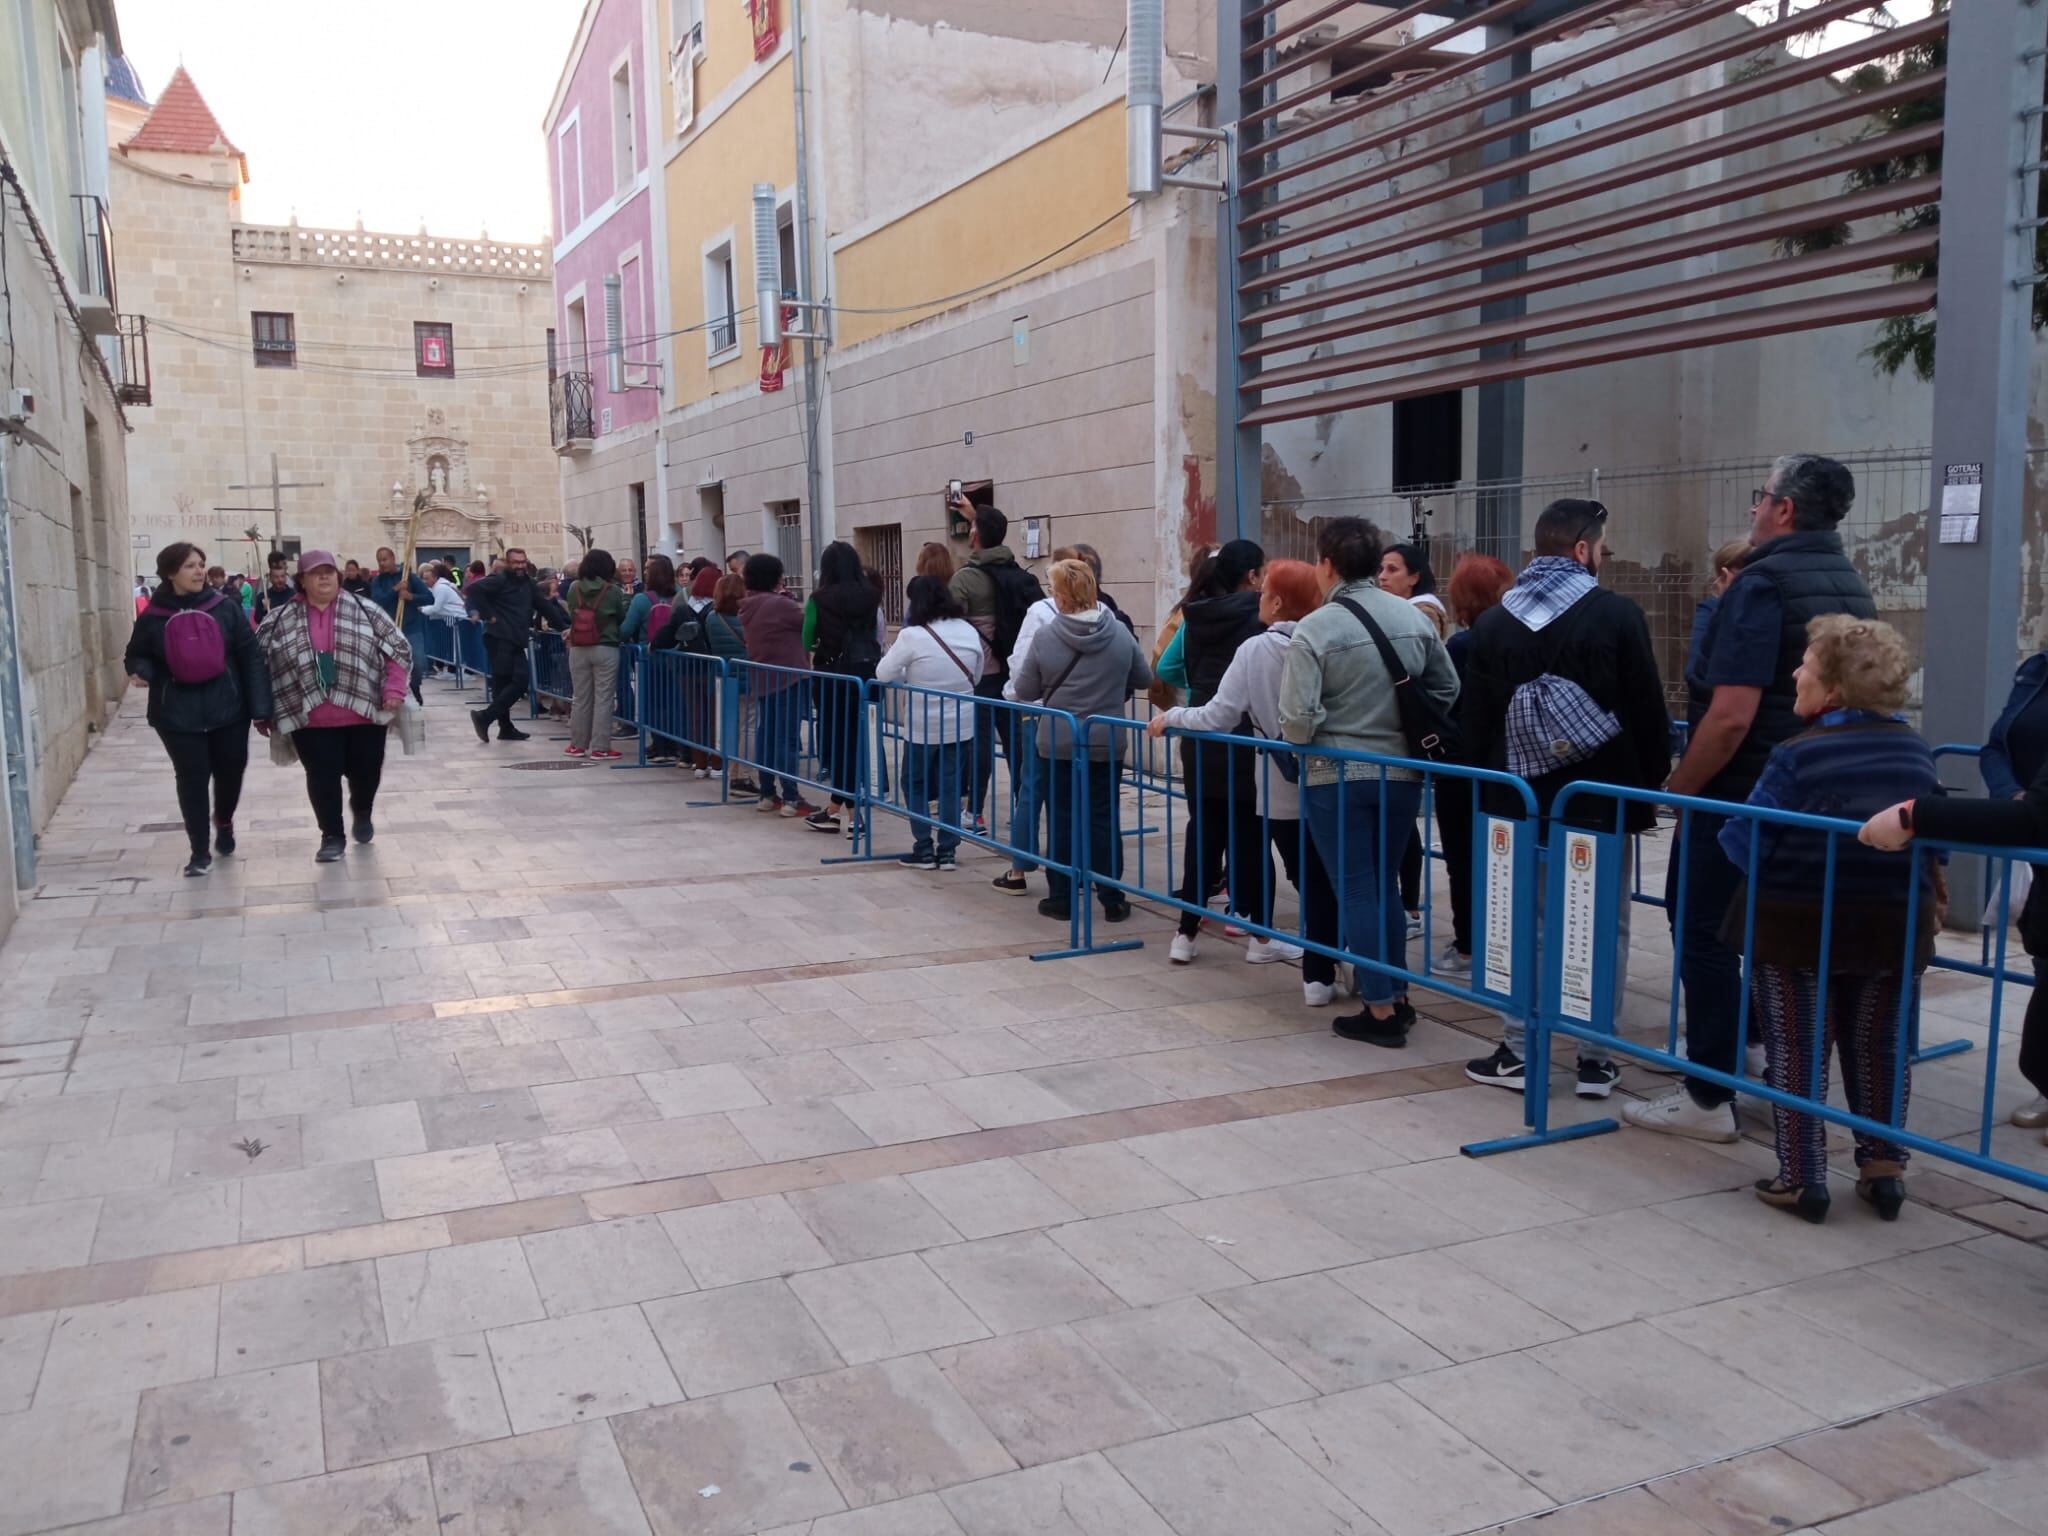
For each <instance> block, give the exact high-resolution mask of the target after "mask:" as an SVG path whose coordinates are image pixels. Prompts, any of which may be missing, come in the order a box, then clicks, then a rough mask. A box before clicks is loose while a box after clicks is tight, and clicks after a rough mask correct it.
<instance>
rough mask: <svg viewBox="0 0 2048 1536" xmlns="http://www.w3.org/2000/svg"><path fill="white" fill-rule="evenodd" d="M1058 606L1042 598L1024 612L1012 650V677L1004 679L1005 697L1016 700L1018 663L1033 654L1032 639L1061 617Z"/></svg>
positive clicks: (1048, 599) (1050, 600) (1049, 599)
mask: <svg viewBox="0 0 2048 1536" xmlns="http://www.w3.org/2000/svg"><path fill="white" fill-rule="evenodd" d="M1059 613H1060V610H1059V608H1058V606H1057V605H1056V604H1055V603H1054V602H1053V600H1052V599H1051V598H1049V597H1041V598H1040V599H1039V600H1038V601H1037V602H1035V603H1033V604H1032V605H1031V606H1030V607H1029V608H1026V609H1025V610H1024V622H1023V623H1021V624H1019V625H1018V626H1017V643H1016V645H1015V646H1013V647H1011V650H1010V657H1009V660H1010V676H1009V677H1006V678H1004V679H1003V697H1004V698H1006V699H1011V700H1014V699H1015V698H1016V697H1017V685H1016V683H1015V682H1013V681H1012V679H1013V678H1015V676H1016V675H1017V663H1018V662H1020V661H1022V660H1023V659H1024V658H1025V657H1026V656H1029V655H1030V654H1031V639H1032V637H1033V636H1034V635H1036V634H1037V633H1038V632H1039V631H1040V630H1041V629H1043V628H1045V626H1046V625H1048V624H1050V623H1051V622H1052V621H1053V620H1054V619H1056V618H1058V617H1059Z"/></svg>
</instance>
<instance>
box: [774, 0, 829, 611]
mask: <svg viewBox="0 0 2048 1536" xmlns="http://www.w3.org/2000/svg"><path fill="white" fill-rule="evenodd" d="M789 62H790V70H791V72H792V74H793V75H794V77H795V84H796V269H797V292H798V293H800V294H802V295H803V297H804V298H806V299H809V300H811V301H812V302H813V303H822V302H823V301H824V296H823V295H821V294H820V293H819V292H818V287H817V281H816V275H817V268H816V263H815V262H814V261H813V260H812V250H811V137H810V125H809V115H810V114H809V111H808V107H807V103H808V101H809V98H810V85H809V82H808V81H807V79H806V78H805V75H804V3H803V0H789ZM828 314H829V312H828V311H826V310H823V309H817V310H812V311H811V312H810V313H809V314H808V316H806V317H805V318H806V319H807V320H808V323H807V324H806V325H805V326H804V329H805V330H807V331H816V330H820V329H825V328H826V327H828V326H829V324H830V321H829V318H828ZM759 323H760V317H759V316H758V315H757V316H756V317H755V324H756V325H758V324H759ZM826 334H828V335H829V334H830V332H829V330H827V331H826ZM823 373H824V369H823V368H822V367H821V366H820V364H819V358H818V344H817V343H816V342H815V341H806V342H805V343H804V402H803V412H804V420H805V429H804V494H805V496H806V497H807V498H808V499H809V501H810V504H811V560H812V562H813V563H815V562H816V561H817V558H818V556H819V555H820V554H821V553H822V552H823V551H824V548H825V467H824V463H823V461H822V459H821V457H820V455H819V452H818V420H819V413H818V389H819V386H820V384H821V382H822V376H823ZM806 585H808V582H807V583H806Z"/></svg>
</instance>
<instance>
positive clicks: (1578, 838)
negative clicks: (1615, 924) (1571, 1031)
mask: <svg viewBox="0 0 2048 1536" xmlns="http://www.w3.org/2000/svg"><path fill="white" fill-rule="evenodd" d="M1563 852H1564V911H1563V912H1561V913H1559V914H1558V917H1559V921H1558V923H1557V926H1556V932H1557V934H1558V942H1559V945H1560V952H1561V958H1562V961H1563V975H1562V980H1561V982H1560V984H1559V987H1558V1012H1559V1013H1560V1014H1561V1015H1562V1016H1563V1017H1565V1018H1567V1019H1576V1020H1578V1021H1579V1022H1580V1023H1581V1024H1590V1023H1592V1022H1593V953H1594V947H1595V944H1594V940H1595V935H1594V922H1595V918H1594V897H1595V895H1596V894H1597V890H1598V883H1599V858H1600V844H1599V842H1598V841H1597V840H1596V839H1595V838H1594V836H1593V834H1592V833H1590V832H1567V833H1565V835H1564V850H1563Z"/></svg>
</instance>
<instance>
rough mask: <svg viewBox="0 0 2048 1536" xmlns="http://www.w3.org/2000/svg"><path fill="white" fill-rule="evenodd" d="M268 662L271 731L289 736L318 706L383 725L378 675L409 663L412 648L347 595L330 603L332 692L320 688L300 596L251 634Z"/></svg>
mask: <svg viewBox="0 0 2048 1536" xmlns="http://www.w3.org/2000/svg"><path fill="white" fill-rule="evenodd" d="M256 639H257V641H258V642H259V643H260V644H261V645H262V647H263V655H264V659H265V660H267V661H268V662H269V663H270V689H271V695H272V699H273V703H272V707H271V723H272V729H273V730H275V731H276V732H277V734H278V735H280V736H289V735H290V734H291V733H292V732H293V731H296V730H298V729H299V728H300V727H301V726H303V725H304V724H305V723H306V717H307V716H308V715H310V714H311V713H312V712H313V710H314V709H315V708H316V707H317V706H319V705H321V704H339V705H340V706H341V707H342V708H343V709H352V710H354V711H355V712H356V713H357V714H359V715H361V716H362V717H363V718H364V719H365V720H374V721H376V722H377V723H378V724H379V725H388V724H389V723H390V721H391V711H390V710H388V709H386V708H385V707H384V673H385V668H386V666H387V664H388V663H390V662H392V661H403V662H405V664H406V665H407V666H408V667H410V666H411V665H412V647H411V646H409V645H408V644H406V641H405V636H403V635H401V634H400V633H399V632H398V626H397V625H396V624H394V623H393V622H392V621H391V616H390V615H389V614H387V613H386V612H385V611H384V610H383V609H382V608H379V607H378V606H377V605H376V604H374V603H366V602H364V601H363V600H362V599H361V598H359V597H357V596H355V595H354V594H353V593H349V592H341V593H338V594H336V596H335V599H334V688H333V690H332V691H331V692H329V691H328V690H326V689H323V688H322V687H321V686H320V662H319V659H318V656H317V655H316V653H315V652H314V650H313V633H312V629H311V627H310V624H309V622H308V620H307V616H306V601H305V599H304V598H303V597H301V598H296V599H294V600H293V601H291V602H289V603H286V604H284V605H283V606H282V607H280V608H278V609H276V610H275V611H274V612H273V613H272V614H271V616H270V617H269V618H268V619H267V620H265V621H264V625H263V628H262V629H260V630H258V631H257V632H256Z"/></svg>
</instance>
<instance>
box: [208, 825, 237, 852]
mask: <svg viewBox="0 0 2048 1536" xmlns="http://www.w3.org/2000/svg"><path fill="white" fill-rule="evenodd" d="M213 851H214V852H215V853H218V854H220V855H222V856H223V857H225V856H226V855H228V854H231V853H233V852H234V851H235V824H234V823H233V822H232V821H218V822H215V823H214V826H213Z"/></svg>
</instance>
